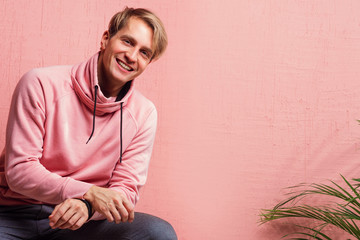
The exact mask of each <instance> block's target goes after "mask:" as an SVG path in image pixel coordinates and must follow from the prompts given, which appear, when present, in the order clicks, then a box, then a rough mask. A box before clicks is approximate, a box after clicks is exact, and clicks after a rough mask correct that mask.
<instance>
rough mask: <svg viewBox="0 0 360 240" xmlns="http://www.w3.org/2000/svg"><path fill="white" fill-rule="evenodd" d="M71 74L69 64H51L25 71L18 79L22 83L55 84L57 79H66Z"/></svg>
mask: <svg viewBox="0 0 360 240" xmlns="http://www.w3.org/2000/svg"><path fill="white" fill-rule="evenodd" d="M70 76H71V66H51V67H43V68H34V69H31V70H30V71H28V72H26V73H25V74H24V75H23V76H22V77H21V79H20V81H21V82H22V83H24V84H25V83H29V82H30V83H34V82H40V83H53V84H56V83H57V82H59V81H58V80H60V79H62V80H68V81H69V82H70V80H71V79H69V78H70Z"/></svg>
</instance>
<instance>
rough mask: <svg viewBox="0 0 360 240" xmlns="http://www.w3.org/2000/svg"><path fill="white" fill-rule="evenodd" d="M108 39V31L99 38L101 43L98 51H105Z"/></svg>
mask: <svg viewBox="0 0 360 240" xmlns="http://www.w3.org/2000/svg"><path fill="white" fill-rule="evenodd" d="M109 39H110V34H109V31H105V32H104V33H103V35H102V37H101V43H100V50H101V51H103V50H105V48H106V46H107V44H108V42H109Z"/></svg>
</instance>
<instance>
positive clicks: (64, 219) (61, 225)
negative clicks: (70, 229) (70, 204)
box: [53, 209, 76, 228]
mask: <svg viewBox="0 0 360 240" xmlns="http://www.w3.org/2000/svg"><path fill="white" fill-rule="evenodd" d="M75 214H76V212H74V211H70V210H69V209H68V210H67V211H66V212H65V213H64V214H63V215H62V216H61V217H60V218H59V220H58V221H57V222H56V223H55V224H54V226H53V228H64V227H65V228H66V226H68V225H69V224H68V221H69V220H70V219H71V218H72V217H73V216H74V215H75Z"/></svg>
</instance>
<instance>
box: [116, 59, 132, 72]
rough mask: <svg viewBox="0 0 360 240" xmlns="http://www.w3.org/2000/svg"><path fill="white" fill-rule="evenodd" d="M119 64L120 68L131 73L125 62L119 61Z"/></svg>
mask: <svg viewBox="0 0 360 240" xmlns="http://www.w3.org/2000/svg"><path fill="white" fill-rule="evenodd" d="M117 62H118V63H119V64H120V66H122V67H123V68H125V69H126V70H128V71H130V70H131V68H130V67H129V66H127V65H125V64H124V63H123V62H121V61H120V60H117Z"/></svg>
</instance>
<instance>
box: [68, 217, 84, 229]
mask: <svg viewBox="0 0 360 240" xmlns="http://www.w3.org/2000/svg"><path fill="white" fill-rule="evenodd" d="M86 220H87V218H86V217H80V219H79V220H78V221H77V222H76V223H75V224H74V225H73V226H71V227H70V228H69V229H71V230H77V229H79V228H80V227H82V225H84V223H85V222H86Z"/></svg>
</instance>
